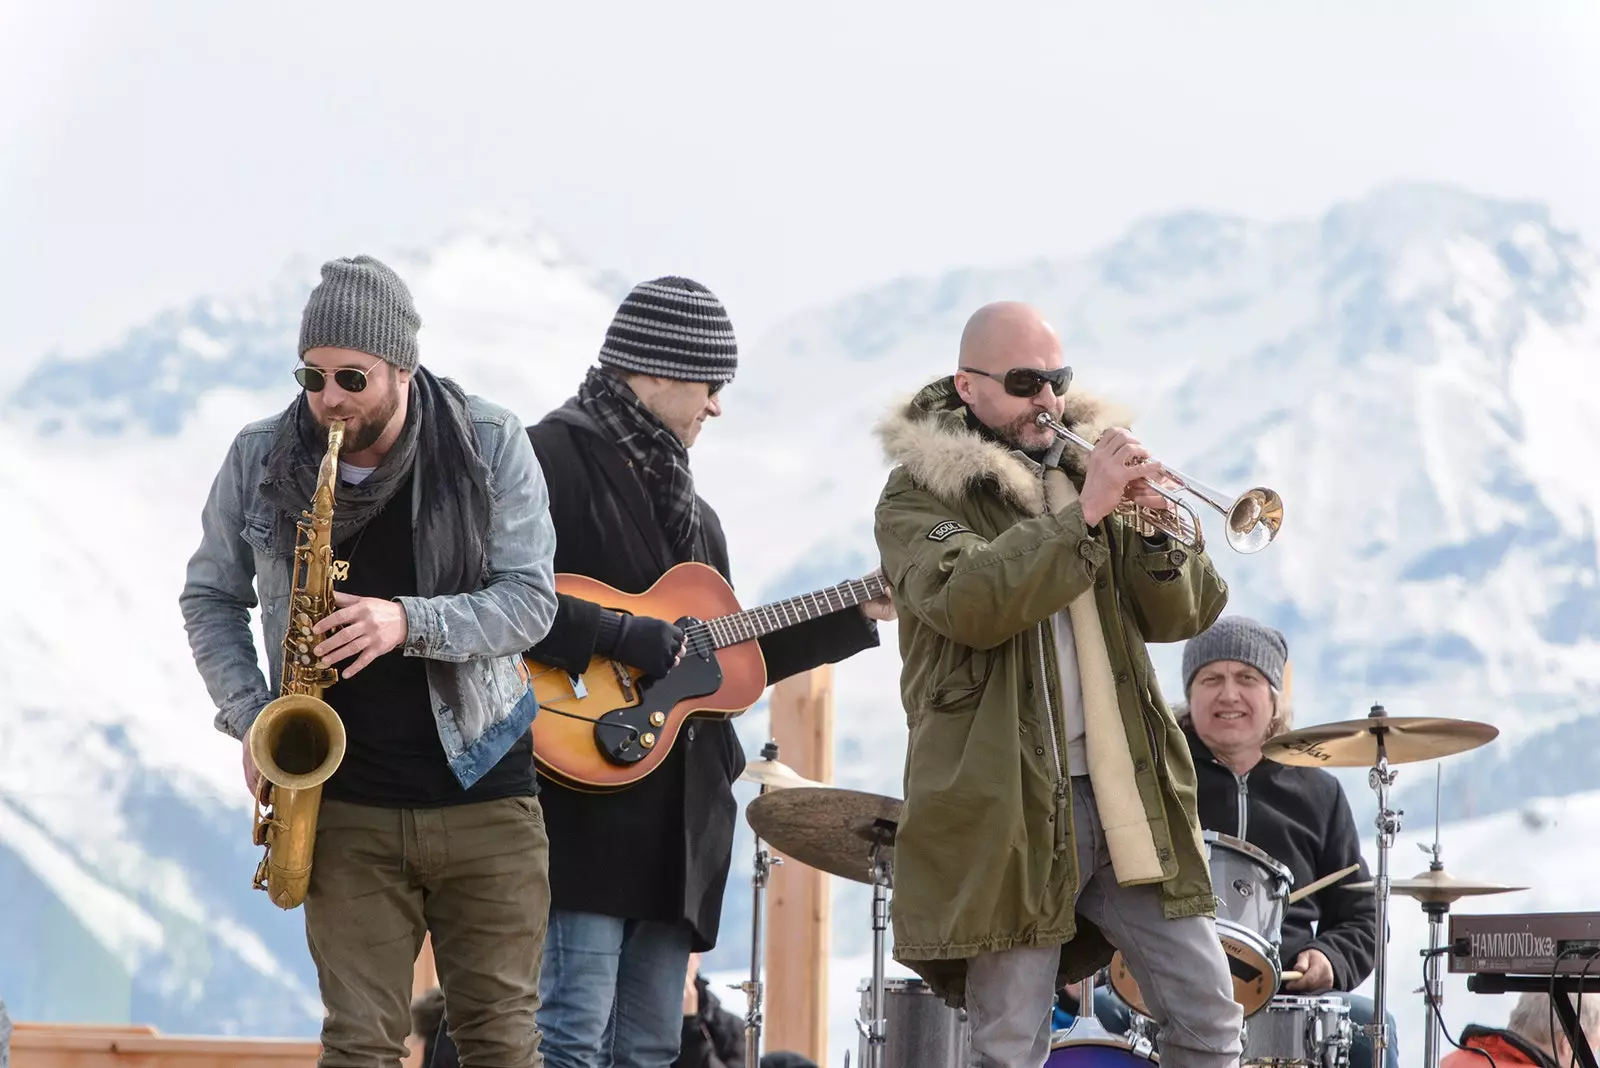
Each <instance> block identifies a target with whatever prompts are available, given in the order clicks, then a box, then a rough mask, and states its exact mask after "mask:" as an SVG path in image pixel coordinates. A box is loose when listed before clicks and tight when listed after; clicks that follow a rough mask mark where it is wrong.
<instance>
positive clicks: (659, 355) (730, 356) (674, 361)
mask: <svg viewBox="0 0 1600 1068" xmlns="http://www.w3.org/2000/svg"><path fill="white" fill-rule="evenodd" d="M738 357H739V348H738V345H736V344H735V343H734V338H733V323H732V322H731V321H730V320H729V319H728V311H727V309H726V308H724V307H723V306H722V302H721V301H720V300H718V299H717V297H716V294H714V293H712V292H711V290H709V289H707V288H706V287H705V286H703V285H701V284H700V283H699V282H695V281H691V280H690V279H688V278H678V277H676V276H667V277H663V278H654V279H651V280H650V281H648V282H640V283H639V284H638V285H636V286H634V287H633V291H632V292H630V293H629V294H628V295H627V297H626V298H624V299H623V301H622V304H621V306H620V307H618V308H617V314H616V316H615V317H614V318H612V320H611V326H610V328H609V329H607V330H606V340H605V343H604V344H603V345H601V346H600V363H601V365H602V366H605V367H614V368H616V369H618V370H620V371H629V372H632V373H634V374H641V375H656V376H658V377H660V378H679V379H683V380H685V381H688V382H712V383H717V384H721V383H724V382H732V381H733V373H734V370H735V368H736V366H737V365H738V362H739V360H738Z"/></svg>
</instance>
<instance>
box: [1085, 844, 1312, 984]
mask: <svg viewBox="0 0 1600 1068" xmlns="http://www.w3.org/2000/svg"><path fill="white" fill-rule="evenodd" d="M1204 839H1205V847H1206V860H1207V862H1208V863H1209V864H1210V867H1211V890H1212V893H1213V894H1214V895H1215V896H1216V899H1217V937H1218V938H1220V939H1221V940H1222V950H1223V952H1224V953H1226V954H1227V957H1228V971H1230V972H1231V973H1233V1000H1235V1001H1237V1002H1238V1003H1239V1004H1240V1005H1242V1006H1244V1014H1245V1015H1246V1016H1250V1015H1252V1014H1254V1013H1257V1012H1260V1011H1261V1009H1262V1008H1264V1007H1265V1006H1266V1004H1267V1002H1268V1001H1270V1000H1271V999H1272V996H1273V995H1274V994H1276V993H1277V992H1278V985H1279V983H1280V982H1281V981H1282V979H1283V965H1282V963H1281V962H1280V961H1279V960H1278V946H1279V943H1280V941H1281V939H1282V929H1283V914H1284V911H1285V910H1286V909H1287V908H1288V903H1289V891H1290V889H1291V888H1292V887H1293V886H1294V875H1293V873H1292V872H1290V871H1289V869H1288V868H1287V867H1285V866H1284V865H1282V864H1279V863H1278V862H1277V861H1276V860H1273V859H1272V857H1270V856H1268V855H1267V854H1266V853H1265V852H1263V851H1262V850H1260V849H1257V848H1256V847H1255V846H1253V845H1251V844H1250V843H1249V842H1246V841H1244V840H1243V839H1241V838H1234V837H1233V836H1231V835H1226V834H1218V833H1217V832H1216V831H1206V832H1205V834H1204ZM1111 989H1113V990H1115V991H1116V992H1117V995H1118V996H1119V997H1121V998H1122V1000H1123V1001H1126V1002H1127V1003H1128V1005H1129V1006H1130V1007H1131V1008H1132V1009H1133V1010H1134V1011H1135V1012H1139V1013H1142V1014H1144V1015H1146V1016H1149V1015H1150V1009H1149V1007H1148V1006H1147V1005H1146V1004H1145V1000H1144V996H1143V995H1142V994H1141V993H1140V992H1139V984H1138V983H1137V982H1136V981H1135V980H1134V978H1133V973H1132V972H1130V971H1129V970H1128V965H1127V962H1126V961H1124V960H1123V959H1122V953H1121V951H1118V952H1117V954H1116V955H1115V956H1114V957H1113V958H1112V960H1111Z"/></svg>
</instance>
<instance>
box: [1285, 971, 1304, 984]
mask: <svg viewBox="0 0 1600 1068" xmlns="http://www.w3.org/2000/svg"><path fill="white" fill-rule="evenodd" d="M1305 975H1306V973H1305V972H1284V973H1283V981H1284V982H1286V983H1292V982H1294V981H1295V980H1296V979H1304V978H1305Z"/></svg>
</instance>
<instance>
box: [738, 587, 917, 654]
mask: <svg viewBox="0 0 1600 1068" xmlns="http://www.w3.org/2000/svg"><path fill="white" fill-rule="evenodd" d="M888 589H889V587H888V581H887V580H886V579H885V578H884V577H883V576H882V575H878V574H872V575H868V576H867V577H866V578H862V579H852V580H851V581H849V582H841V583H839V584H838V585H837V586H829V587H828V588H827V589H825V590H813V591H812V592H810V593H802V594H801V595H800V596H798V597H790V598H789V599H788V600H786V601H775V602H774V603H772V604H764V605H761V606H760V607H759V608H747V609H745V610H744V611H743V612H734V613H733V614H732V615H726V616H718V617H717V618H716V619H711V620H707V621H706V627H707V629H709V630H710V632H711V643H712V645H713V646H714V647H715V648H718V649H721V648H724V647H726V646H729V645H738V644H739V643H740V642H747V641H752V640H754V639H756V638H760V637H761V636H763V635H766V634H771V633H772V632H773V631H775V630H782V629H783V628H785V627H792V626H794V625H795V624H796V623H804V622H805V621H806V620H808V619H816V618H817V617H818V616H825V615H829V614H830V613H833V612H837V611H840V610H841V609H845V608H850V607H851V606H853V605H858V604H861V603H862V602H864V601H870V600H872V599H873V598H874V597H881V596H883V594H885V593H887V592H888Z"/></svg>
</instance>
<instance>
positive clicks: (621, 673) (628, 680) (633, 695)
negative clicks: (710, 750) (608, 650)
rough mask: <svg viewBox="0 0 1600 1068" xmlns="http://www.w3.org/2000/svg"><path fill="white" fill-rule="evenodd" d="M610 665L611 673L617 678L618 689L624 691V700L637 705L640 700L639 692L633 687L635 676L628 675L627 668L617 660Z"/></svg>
mask: <svg viewBox="0 0 1600 1068" xmlns="http://www.w3.org/2000/svg"><path fill="white" fill-rule="evenodd" d="M610 663H611V673H612V674H613V675H615V676H616V677H617V689H619V690H621V691H622V696H623V698H624V699H625V700H627V701H631V702H635V703H637V702H638V700H639V692H638V691H637V690H635V689H634V687H633V676H632V675H630V674H628V669H627V668H625V667H623V666H622V665H621V664H619V663H617V662H616V661H615V660H613V661H611V662H610Z"/></svg>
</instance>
